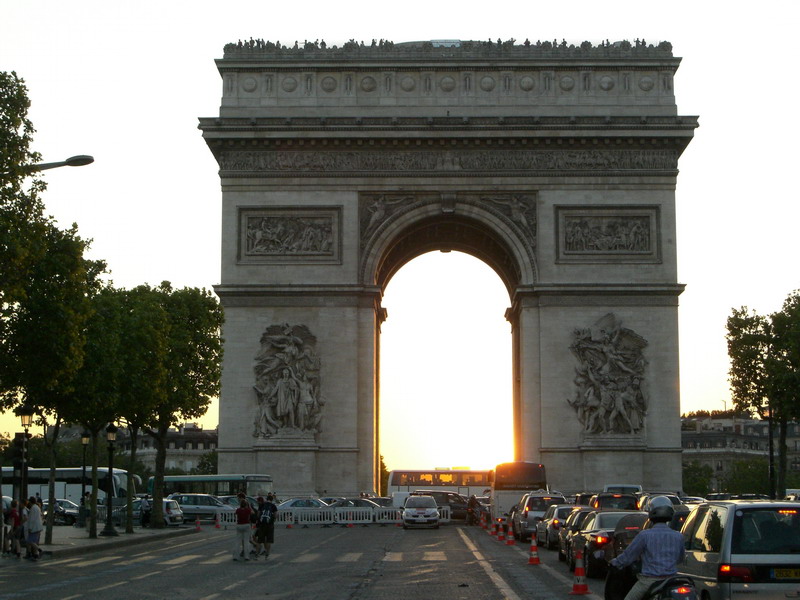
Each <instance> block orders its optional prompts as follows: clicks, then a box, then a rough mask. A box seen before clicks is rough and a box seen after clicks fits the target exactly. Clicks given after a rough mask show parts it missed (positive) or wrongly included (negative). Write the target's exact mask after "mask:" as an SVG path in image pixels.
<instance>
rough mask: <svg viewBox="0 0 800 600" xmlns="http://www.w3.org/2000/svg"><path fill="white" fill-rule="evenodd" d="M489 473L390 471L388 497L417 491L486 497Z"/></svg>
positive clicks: (465, 471)
mask: <svg viewBox="0 0 800 600" xmlns="http://www.w3.org/2000/svg"><path fill="white" fill-rule="evenodd" d="M489 473H490V472H489V471H473V470H469V469H432V470H428V471H422V470H411V471H409V470H405V471H390V472H389V484H388V488H387V490H386V495H387V496H391V495H392V494H394V493H396V492H413V491H416V490H439V491H442V492H457V493H459V494H461V495H462V496H466V497H469V496H471V495H473V494H475V495H476V496H484V495H486V493H487V492H488V490H489Z"/></svg>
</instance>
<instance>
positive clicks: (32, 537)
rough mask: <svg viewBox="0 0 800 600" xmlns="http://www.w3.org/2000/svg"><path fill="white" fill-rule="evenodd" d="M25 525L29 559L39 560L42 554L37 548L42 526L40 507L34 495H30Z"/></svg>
mask: <svg viewBox="0 0 800 600" xmlns="http://www.w3.org/2000/svg"><path fill="white" fill-rule="evenodd" d="M27 525H28V534H27V538H26V540H25V541H26V542H27V544H28V555H29V557H30V559H31V560H39V558H40V557H41V555H42V551H41V549H40V548H39V536H40V535H41V533H42V529H44V526H43V523H42V509H41V507H40V506H39V503H38V502H37V501H36V497H35V496H31V497H30V508H29V509H28V520H27Z"/></svg>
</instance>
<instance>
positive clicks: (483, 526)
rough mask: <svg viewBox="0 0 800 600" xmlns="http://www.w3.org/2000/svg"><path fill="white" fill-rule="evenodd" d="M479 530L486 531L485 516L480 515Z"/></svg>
mask: <svg viewBox="0 0 800 600" xmlns="http://www.w3.org/2000/svg"><path fill="white" fill-rule="evenodd" d="M481 528H482V529H486V515H484V514H483V513H481Z"/></svg>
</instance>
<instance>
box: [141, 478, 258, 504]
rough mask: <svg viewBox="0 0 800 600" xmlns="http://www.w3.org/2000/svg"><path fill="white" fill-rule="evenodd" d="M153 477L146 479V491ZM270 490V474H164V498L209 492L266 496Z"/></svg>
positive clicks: (150, 489)
mask: <svg viewBox="0 0 800 600" xmlns="http://www.w3.org/2000/svg"><path fill="white" fill-rule="evenodd" d="M155 480H156V478H155V477H151V478H150V479H149V480H148V481H147V493H148V494H150V495H151V496H152V495H153V492H154V489H153V488H154V486H155ZM271 491H272V475H263V474H256V473H237V474H227V475H226V474H219V475H164V489H163V490H162V492H163V494H164V498H166V497H167V496H169V495H170V494H174V493H177V492H182V493H184V494H211V495H212V496H235V495H236V494H238V493H239V492H244V493H245V494H247V495H248V496H266V495H267V494H268V493H269V492H271Z"/></svg>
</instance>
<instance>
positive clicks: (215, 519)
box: [214, 513, 219, 529]
mask: <svg viewBox="0 0 800 600" xmlns="http://www.w3.org/2000/svg"><path fill="white" fill-rule="evenodd" d="M214 529H219V513H217V516H216V517H214Z"/></svg>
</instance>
